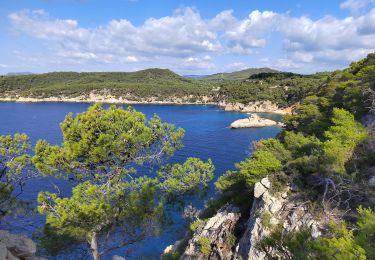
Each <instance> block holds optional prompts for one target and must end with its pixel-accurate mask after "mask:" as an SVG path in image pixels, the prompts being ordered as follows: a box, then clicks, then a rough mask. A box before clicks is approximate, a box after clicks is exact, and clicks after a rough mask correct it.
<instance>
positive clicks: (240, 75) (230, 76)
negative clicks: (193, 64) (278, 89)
mask: <svg viewBox="0 0 375 260" xmlns="http://www.w3.org/2000/svg"><path fill="white" fill-rule="evenodd" d="M277 72H279V71H277V70H273V69H270V68H250V69H245V70H240V71H234V72H229V73H217V74H213V75H209V76H205V77H203V78H202V79H203V80H213V81H224V80H245V79H247V78H249V77H250V76H252V75H255V74H259V73H277Z"/></svg>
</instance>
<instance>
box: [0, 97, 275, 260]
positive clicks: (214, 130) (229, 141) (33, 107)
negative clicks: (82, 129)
mask: <svg viewBox="0 0 375 260" xmlns="http://www.w3.org/2000/svg"><path fill="white" fill-rule="evenodd" d="M88 106H89V104H87V103H13V102H4V103H0V135H3V134H14V133H15V132H24V133H26V134H28V135H29V136H30V138H31V140H32V142H33V144H34V143H35V142H36V140H38V139H40V138H43V139H46V140H48V141H49V142H51V143H56V144H59V143H60V142H61V141H62V138H61V132H60V129H59V123H60V122H61V121H62V120H63V119H64V117H65V115H66V114H67V113H69V112H73V113H78V112H82V111H85V110H86V109H87V107H88ZM125 107H126V106H125ZM134 107H135V108H136V110H138V111H141V112H143V113H145V114H146V116H148V117H151V116H153V115H154V114H158V115H159V116H160V117H161V119H162V120H163V121H165V122H169V123H173V124H175V125H176V126H178V127H182V128H184V129H185V131H186V135H185V138H184V140H183V143H184V148H182V149H181V150H179V151H177V152H176V154H175V155H174V156H173V158H172V159H171V161H169V162H172V163H173V162H183V161H184V160H185V159H186V158H187V157H190V156H194V157H200V158H202V159H204V160H206V159H208V158H211V159H212V161H213V163H214V164H215V166H216V171H215V179H216V178H218V177H219V176H220V175H222V174H223V173H224V172H226V171H227V170H232V169H234V164H235V163H236V162H239V161H241V160H243V159H245V158H246V157H248V156H249V154H250V153H251V143H252V142H253V141H255V140H259V139H262V138H269V137H274V136H276V134H277V133H279V132H280V128H276V127H267V128H255V129H230V128H228V126H229V125H230V123H231V122H233V121H234V120H237V119H240V118H245V117H246V116H247V115H246V114H243V113H236V112H224V111H222V110H220V109H219V108H218V107H216V106H205V105H183V106H173V105H134ZM270 117H272V118H274V119H279V118H280V117H279V116H274V115H272V116H270ZM143 172H145V174H153V172H152V170H147V169H143ZM54 184H57V185H59V186H60V190H61V192H62V193H65V194H68V193H69V191H70V186H69V185H67V184H66V183H64V182H62V181H60V180H55V179H51V178H49V179H46V178H40V179H34V180H32V181H31V182H30V183H28V184H27V186H26V187H25V191H24V193H23V194H22V198H23V199H28V200H31V201H35V200H36V197H37V194H38V192H39V191H41V190H50V191H54V188H53V185H54ZM213 195H215V191H214V189H213V187H212V186H211V189H210V190H209V192H208V195H207V196H206V197H204V198H201V199H193V198H191V200H190V199H189V203H193V205H196V206H198V207H201V206H202V205H203V203H204V201H205V200H206V199H207V198H208V197H209V196H213ZM170 214H171V215H172V216H173V219H174V222H175V223H174V224H172V225H170V226H168V227H167V228H164V229H163V232H162V233H161V234H160V236H158V237H153V238H149V239H147V240H146V241H144V242H142V243H139V244H136V245H134V246H133V247H131V248H126V249H120V250H118V251H116V252H112V253H111V254H110V255H109V256H111V255H113V254H115V253H116V254H119V255H124V253H125V251H126V252H127V253H128V254H129V255H128V257H126V259H159V257H160V254H161V253H162V251H163V250H164V248H165V247H166V246H168V245H170V244H172V243H174V241H176V240H177V239H180V238H181V237H183V235H184V234H185V231H186V230H185V229H184V226H185V224H186V223H185V221H184V220H183V219H182V218H181V210H180V209H179V208H177V207H176V208H174V209H173V210H171V212H170ZM43 223H44V218H43V217H42V216H39V215H33V216H28V217H26V218H22V219H17V220H12V221H9V223H8V224H7V225H4V224H3V226H1V225H0V228H2V229H4V228H6V229H9V230H11V231H12V232H14V233H23V234H25V235H28V236H31V234H32V232H33V231H34V230H36V229H38V228H40V227H41V226H43ZM128 249H129V251H128ZM76 254H78V253H77V252H75V251H72V252H69V253H68V252H67V253H66V255H65V256H60V257H58V258H59V259H78V258H77V257H78V255H76ZM109 256H107V257H108V259H110V257H109ZM104 259H107V258H104Z"/></svg>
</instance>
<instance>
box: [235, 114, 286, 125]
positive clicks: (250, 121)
mask: <svg viewBox="0 0 375 260" xmlns="http://www.w3.org/2000/svg"><path fill="white" fill-rule="evenodd" d="M266 126H280V127H282V126H284V125H283V124H282V123H280V122H276V121H273V120H271V119H266V118H261V117H259V116H258V115H257V114H251V115H250V117H249V118H244V119H239V120H236V121H234V122H233V123H232V124H231V125H230V127H231V128H256V127H266Z"/></svg>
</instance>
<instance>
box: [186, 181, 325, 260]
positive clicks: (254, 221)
mask: <svg viewBox="0 0 375 260" xmlns="http://www.w3.org/2000/svg"><path fill="white" fill-rule="evenodd" d="M270 188H271V183H270V181H269V179H268V178H264V179H262V180H261V181H260V182H258V183H256V184H255V187H254V201H253V205H252V208H251V211H250V217H249V219H248V221H247V223H246V230H245V232H244V233H243V235H242V237H241V238H239V241H238V243H237V244H235V245H234V246H232V248H228V234H230V233H231V232H233V228H234V226H235V225H236V222H237V221H238V219H239V213H237V210H238V209H236V208H235V207H233V206H227V207H225V208H223V209H221V210H220V211H219V212H218V213H217V215H215V216H214V217H212V218H210V219H209V220H208V221H207V223H206V224H205V225H202V226H201V227H199V228H198V229H197V231H196V232H195V233H194V235H193V238H192V239H191V240H190V241H189V244H188V247H187V248H186V250H185V253H184V255H183V256H182V257H181V258H180V259H235V260H242V259H249V260H259V259H265V254H264V253H263V252H261V251H259V250H258V249H257V248H256V243H257V242H258V241H260V240H261V239H262V238H264V237H266V236H267V235H269V234H270V233H271V232H272V229H273V228H274V227H275V226H276V225H281V226H282V228H283V232H290V231H294V230H299V229H301V228H302V227H304V228H310V229H311V233H312V236H313V237H318V236H320V234H321V233H320V225H319V222H318V221H316V220H315V219H314V217H313V216H312V215H311V214H310V213H309V210H308V208H307V207H306V206H305V205H304V204H305V203H304V202H302V201H298V200H296V199H292V198H291V197H289V196H288V193H289V192H290V191H289V190H286V191H284V192H278V193H275V194H273V193H272V192H271V191H270ZM202 237H207V238H209V242H210V243H209V248H210V250H209V252H210V253H209V254H206V255H205V254H203V253H202V250H201V246H202V245H201V243H200V241H201V238H202ZM275 257H277V255H275Z"/></svg>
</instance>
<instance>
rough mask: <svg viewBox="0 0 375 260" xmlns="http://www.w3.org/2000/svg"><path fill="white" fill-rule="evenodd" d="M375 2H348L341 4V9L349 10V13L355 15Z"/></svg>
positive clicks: (365, 0)
mask: <svg viewBox="0 0 375 260" xmlns="http://www.w3.org/2000/svg"><path fill="white" fill-rule="evenodd" d="M374 2H375V1H374V0H346V1H344V2H342V3H341V4H340V8H341V9H348V10H349V11H351V12H353V13H355V12H358V11H359V10H361V9H363V8H365V7H367V6H368V5H370V4H373V3H374Z"/></svg>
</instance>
